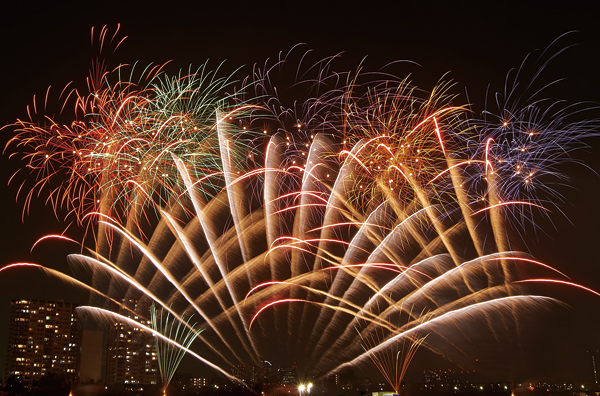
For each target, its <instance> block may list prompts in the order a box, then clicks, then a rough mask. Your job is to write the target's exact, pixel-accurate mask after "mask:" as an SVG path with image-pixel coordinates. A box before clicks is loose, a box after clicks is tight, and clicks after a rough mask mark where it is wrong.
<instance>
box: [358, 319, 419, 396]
mask: <svg viewBox="0 0 600 396" xmlns="http://www.w3.org/2000/svg"><path fill="white" fill-rule="evenodd" d="M409 316H413V315H412V312H410V313H409ZM422 318H423V320H425V317H424V316H422ZM397 330H398V328H397V327H395V326H394V325H393V324H392V323H391V321H388V323H387V325H386V326H385V327H383V326H382V327H381V328H375V331H374V334H373V335H371V337H370V338H368V337H367V336H366V334H364V335H363V334H361V332H360V331H358V329H357V331H358V332H359V334H361V338H362V340H363V349H364V350H365V351H366V352H367V353H369V356H370V357H371V361H372V362H373V364H375V366H376V367H377V369H378V370H379V372H380V373H381V374H383V376H384V378H385V380H386V381H387V382H388V384H390V386H391V387H392V389H393V390H394V393H395V394H400V385H401V384H402V380H403V379H404V375H405V374H406V370H407V368H408V366H409V365H410V361H411V360H412V358H413V357H414V356H415V354H416V352H417V349H419V346H421V344H422V343H423V341H425V338H427V336H424V337H419V336H418V335H416V336H415V338H412V339H397V340H396V343H395V344H394V345H393V346H392V347H390V348H387V349H383V350H379V351H378V352H372V351H373V350H375V349H376V347H377V346H378V345H380V344H382V343H384V342H385V341H386V340H387V339H388V338H390V337H394V336H395V335H396V334H397V333H396V332H397ZM407 338H408V337H407Z"/></svg>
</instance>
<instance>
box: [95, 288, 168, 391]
mask: <svg viewBox="0 0 600 396" xmlns="http://www.w3.org/2000/svg"><path fill="white" fill-rule="evenodd" d="M121 303H122V304H123V305H124V306H126V307H127V308H129V310H126V309H122V308H121V309H119V310H117V311H116V312H119V314H121V315H123V316H125V317H128V318H130V319H133V320H135V321H137V322H138V323H141V324H143V325H145V326H148V327H150V322H149V321H147V320H144V319H143V318H144V317H148V316H149V309H148V307H147V306H146V307H145V308H143V307H142V306H140V305H139V304H138V301H137V300H135V299H122V300H121ZM147 309H148V312H146V310H147ZM142 311H144V312H142ZM107 344H108V353H107V359H106V384H107V385H116V384H118V385H125V387H126V388H131V389H137V388H138V387H139V386H140V385H152V384H157V383H158V361H157V357H156V346H155V343H154V337H153V336H152V333H151V332H148V331H144V330H142V328H141V327H137V326H134V325H131V324H128V323H123V322H122V321H118V320H115V321H113V322H112V323H110V325H109V329H108V343H107Z"/></svg>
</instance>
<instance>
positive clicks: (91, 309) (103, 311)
mask: <svg viewBox="0 0 600 396" xmlns="http://www.w3.org/2000/svg"><path fill="white" fill-rule="evenodd" d="M76 309H77V310H80V311H84V312H89V313H91V314H94V315H96V316H97V317H101V316H105V317H109V318H116V319H118V320H119V321H120V322H122V323H127V324H129V325H130V326H133V327H139V328H141V329H142V330H144V331H147V332H149V333H151V334H153V335H154V336H155V337H157V338H160V339H161V341H163V342H165V343H168V344H170V345H172V346H174V347H176V348H179V349H181V350H182V351H185V352H186V353H189V354H190V355H192V356H194V357H195V358H196V359H198V360H199V361H201V362H203V363H204V364H206V365H207V366H209V367H211V368H213V369H214V370H216V371H218V372H219V373H221V374H222V375H224V376H225V377H226V378H228V379H230V380H231V381H233V382H234V383H239V384H241V385H244V382H243V381H241V380H239V379H238V378H236V377H234V376H232V375H231V374H229V373H227V371H225V370H223V369H222V368H220V367H219V366H216V365H215V364H213V363H212V362H210V361H208V360H206V359H204V358H202V357H201V356H200V355H198V354H197V353H195V352H194V351H192V350H190V349H188V348H186V347H184V346H183V345H181V344H179V343H178V342H177V341H174V340H171V339H169V338H167V337H165V336H164V335H162V334H160V333H155V332H154V331H153V330H152V328H150V327H148V326H146V325H143V324H141V323H139V322H137V321H135V320H133V319H130V318H128V317H126V316H123V315H121V314H118V313H115V312H112V311H109V310H106V309H102V308H98V307H89V306H81V307H77V308H76Z"/></svg>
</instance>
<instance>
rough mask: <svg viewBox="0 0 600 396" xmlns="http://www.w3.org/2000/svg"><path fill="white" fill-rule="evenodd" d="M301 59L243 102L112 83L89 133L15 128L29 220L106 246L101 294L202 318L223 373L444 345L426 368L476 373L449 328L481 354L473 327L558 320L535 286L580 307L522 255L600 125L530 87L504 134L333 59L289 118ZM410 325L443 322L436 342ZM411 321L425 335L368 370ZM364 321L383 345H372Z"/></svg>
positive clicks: (259, 84)
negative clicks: (43, 218)
mask: <svg viewBox="0 0 600 396" xmlns="http://www.w3.org/2000/svg"><path fill="white" fill-rule="evenodd" d="M100 36H101V37H103V39H101V42H102V40H104V39H106V40H108V39H110V40H113V41H114V40H115V38H114V37H113V38H110V37H109V36H108V35H107V32H106V31H105V30H103V31H102V32H101V34H100ZM291 56H293V54H292V53H290V54H288V55H286V56H285V57H283V58H280V59H279V60H278V61H276V62H275V64H274V65H272V64H270V63H268V62H267V63H265V66H264V68H263V69H259V68H255V69H253V76H252V78H250V79H249V80H244V79H242V80H239V81H240V83H239V86H238V85H235V86H234V84H237V83H235V81H236V80H235V77H234V76H233V75H229V76H227V77H219V75H218V73H217V72H218V70H215V71H209V70H208V68H207V65H206V64H205V65H203V66H202V67H201V68H199V69H196V70H192V69H189V70H188V72H187V73H184V72H180V73H179V74H178V75H174V76H169V75H167V74H166V73H165V72H163V68H164V65H158V66H149V67H147V68H146V69H144V70H143V71H142V73H141V74H139V73H137V72H136V71H135V68H136V66H133V67H132V68H131V69H127V68H126V67H124V66H121V67H119V68H117V69H115V72H114V73H112V74H111V73H106V72H105V71H104V70H106V68H105V67H104V66H103V64H98V66H97V67H96V68H95V69H94V70H93V71H92V76H91V78H90V86H91V88H90V89H89V91H90V94H89V95H83V96H82V95H79V93H77V92H76V91H69V89H66V90H65V91H64V92H63V93H61V95H63V97H65V98H66V99H64V100H62V102H61V104H62V105H63V107H64V106H65V105H66V104H67V102H68V100H71V101H74V102H75V113H74V114H75V116H74V119H73V121H72V123H70V124H69V125H63V124H61V123H59V122H57V121H54V120H53V119H52V117H47V118H45V119H44V121H43V122H37V121H36V119H37V118H39V117H40V116H41V115H42V111H41V108H40V109H38V106H37V104H36V102H34V106H33V109H32V112H31V111H30V113H29V114H30V117H29V121H18V122H17V134H16V136H15V137H14V138H13V139H11V140H10V141H9V143H8V144H7V147H10V148H16V149H19V150H21V149H22V150H23V151H24V154H23V155H22V157H23V159H24V160H25V162H26V164H27V165H26V167H25V168H24V170H23V171H22V172H17V175H15V176H13V178H12V179H13V180H15V181H16V180H17V179H18V178H19V177H21V174H22V173H25V172H27V171H29V172H32V173H33V174H34V175H36V179H35V182H34V186H33V187H32V188H30V189H29V190H26V188H28V186H29V185H28V184H27V183H25V184H23V186H22V187H21V192H20V193H21V194H25V195H26V198H25V207H27V206H28V205H29V204H30V202H31V200H32V199H34V197H35V195H36V194H41V193H44V194H45V195H47V197H48V198H47V199H48V202H50V203H51V204H52V205H53V207H54V208H55V210H56V209H57V208H60V207H61V205H63V206H64V207H65V208H66V209H67V211H68V212H69V213H70V214H69V215H68V216H71V215H74V216H75V217H76V218H77V219H78V220H80V221H82V222H83V221H85V222H88V221H89V222H90V223H85V224H91V222H92V221H93V222H94V224H96V226H97V229H94V233H95V234H94V237H95V238H94V242H95V244H96V249H95V250H92V252H91V255H92V256H95V257H96V259H94V258H91V257H89V258H88V257H85V256H83V255H72V256H69V261H70V262H72V264H76V265H84V266H85V267H86V268H92V269H93V271H92V272H93V279H92V281H91V285H92V286H88V289H89V288H90V287H91V288H96V287H98V289H99V290H98V292H97V293H93V294H94V295H102V296H103V298H104V296H106V299H108V300H111V301H117V300H118V297H123V295H119V293H122V288H121V286H122V285H125V288H126V291H125V295H126V296H129V297H131V298H137V297H139V296H140V295H141V298H142V300H143V301H144V303H146V302H150V301H154V302H155V303H156V304H158V305H161V306H162V307H163V309H165V310H167V311H169V312H170V313H171V314H172V315H174V317H175V318H177V319H176V320H177V321H179V322H180V323H181V322H182V321H183V317H182V316H181V315H179V314H178V312H185V311H186V310H187V311H188V312H189V311H190V310H193V311H196V312H197V313H198V314H200V316H201V317H202V321H203V323H201V326H202V327H203V328H205V329H206V331H205V332H204V333H203V335H202V337H201V338H200V340H201V341H202V342H201V343H200V342H199V343H196V344H198V345H197V348H198V350H199V351H200V350H201V351H202V353H203V355H210V359H209V358H207V357H204V360H203V361H205V362H206V361H209V360H211V361H212V363H210V364H211V365H212V367H221V369H220V371H221V372H224V371H225V370H224V369H223V367H226V366H231V365H236V364H239V363H246V362H253V363H254V364H258V362H260V361H262V360H265V359H266V358H267V359H269V360H270V359H271V358H270V357H269V356H270V354H273V353H276V354H279V355H281V354H284V355H286V356H291V357H294V360H296V361H297V362H298V363H299V364H300V365H303V366H306V370H307V371H310V375H317V376H323V375H326V374H327V373H329V372H332V370H336V369H340V368H342V367H345V365H349V364H358V363H360V362H362V361H363V360H365V359H366V357H367V356H368V355H369V354H372V353H378V352H379V351H381V350H383V349H386V348H388V347H390V345H392V344H394V343H396V342H399V341H400V340H402V339H404V338H403V337H413V336H414V334H415V332H416V331H422V333H431V334H433V335H434V336H435V337H437V339H438V340H439V339H440V338H441V339H442V340H443V342H442V343H441V344H443V346H440V345H441V344H440V343H438V344H436V343H435V342H434V341H433V340H434V337H429V338H428V339H427V342H424V344H423V345H424V346H425V347H427V348H428V349H431V350H433V351H435V352H438V353H441V354H445V355H448V354H449V352H448V351H449V350H451V351H456V353H457V356H459V357H461V356H467V352H466V351H465V350H464V348H462V346H461V345H460V344H459V342H458V341H454V340H453V339H451V338H449V337H448V336H446V335H444V332H443V331H444V327H445V326H457V329H456V330H458V331H459V332H460V333H461V334H466V333H467V332H468V330H469V329H467V328H461V327H460V326H459V325H458V324H459V322H460V321H462V320H463V319H466V318H471V319H473V320H476V321H477V323H478V324H480V325H482V326H485V327H487V328H489V329H490V330H491V333H492V336H493V337H495V339H496V341H499V340H500V337H499V336H500V335H501V334H502V332H503V331H511V329H509V327H508V326H507V325H506V323H505V322H502V323H501V326H499V327H498V326H496V325H497V322H496V320H495V319H494V315H492V313H496V312H500V313H501V314H502V315H507V317H510V319H511V321H515V322H518V321H519V318H520V314H521V312H523V311H524V310H527V309H533V308H535V307H538V306H539V304H542V305H543V303H547V302H551V301H555V300H553V299H550V298H546V297H541V296H530V295H527V294H525V287H524V285H526V284H527V282H529V283H533V282H542V281H543V282H545V283H547V284H557V285H564V286H577V287H581V288H582V289H585V288H584V287H583V286H579V285H577V284H575V283H573V282H570V281H569V282H567V281H564V280H559V279H528V278H527V277H526V276H525V277H523V273H526V272H525V271H523V272H522V271H521V268H522V267H525V266H527V267H535V268H538V269H539V270H541V271H544V272H549V273H552V276H554V277H556V276H560V277H561V278H563V279H564V277H565V275H564V274H562V273H560V272H558V271H556V270H554V269H553V268H552V267H550V266H548V265H546V264H543V263H540V262H538V261H535V260H534V259H532V258H530V257H529V256H528V255H527V254H524V253H520V252H517V251H514V250H515V249H514V248H513V245H515V241H514V239H513V237H512V236H511V234H514V233H521V235H523V233H524V231H523V230H524V229H525V228H524V227H525V225H526V223H527V222H529V221H532V219H533V216H534V212H536V213H537V212H538V211H539V212H542V213H543V215H549V213H550V212H546V210H552V209H554V207H556V206H557V205H558V202H554V201H553V200H554V199H558V201H560V195H559V193H558V190H556V189H555V187H554V186H553V185H552V184H551V183H552V181H558V182H562V181H563V180H564V175H563V174H562V173H560V170H559V168H558V167H559V165H561V164H562V163H564V162H575V163H577V160H573V159H572V158H570V155H571V154H572V152H573V151H574V150H576V149H578V148H581V147H583V146H584V143H582V139H583V138H586V137H588V136H591V135H596V134H597V133H596V129H595V128H596V127H597V123H596V122H595V121H571V117H572V116H573V115H575V113H576V112H577V111H579V109H580V108H581V107H577V108H576V107H572V108H570V107H559V106H558V103H556V102H551V101H547V100H538V99H535V98H534V97H535V95H537V94H538V93H539V92H535V94H534V95H533V96H530V97H529V99H531V98H534V99H531V101H530V103H529V104H527V103H525V104H523V103H521V102H520V101H522V100H523V99H522V96H519V95H518V92H517V91H518V90H517V87H518V84H516V83H514V84H512V85H510V84H508V88H507V92H505V94H504V96H503V98H505V99H504V102H501V101H499V102H498V107H499V109H500V110H499V115H498V116H497V117H496V116H494V115H493V114H492V112H491V110H489V109H488V110H486V112H485V113H484V115H483V117H482V119H478V118H476V117H475V116H473V113H472V112H470V111H469V110H468V109H467V107H466V106H461V105H460V103H459V104H458V105H457V102H458V101H459V99H458V97H457V96H456V95H453V94H452V93H451V91H452V87H453V84H452V83H446V82H441V83H439V85H438V86H436V87H434V88H433V89H432V90H431V92H430V93H426V92H425V91H422V90H420V89H418V88H417V87H416V86H414V85H413V83H412V82H410V81H409V80H408V79H406V78H405V79H403V78H398V77H395V76H392V75H389V74H386V73H373V74H369V73H367V75H366V76H365V77H363V75H361V74H360V73H358V72H357V73H356V74H352V73H347V72H345V73H339V72H336V71H333V70H332V69H331V67H332V65H333V62H334V60H335V57H330V58H326V59H324V60H322V61H320V62H317V63H315V64H313V65H310V66H308V67H306V62H307V59H308V55H307V54H304V55H303V56H302V59H301V60H300V63H299V66H298V69H297V70H295V75H296V80H297V79H299V78H300V80H299V81H294V83H292V84H291V85H290V87H291V89H292V91H293V95H291V96H292V98H293V101H292V102H291V103H289V104H286V103H287V102H286V101H287V100H288V99H287V98H284V97H282V96H280V95H279V92H281V89H280V87H276V86H275V85H274V81H276V80H277V79H276V75H275V74H276V73H277V72H278V71H279V70H283V69H285V67H284V66H285V65H284V64H285V63H289V62H288V58H290V57H291ZM128 70H130V71H129V72H128ZM127 73H129V75H128V76H127ZM537 77H538V76H537V75H536V76H535V78H537ZM114 78H117V82H113V83H110V81H113V80H114ZM362 80H364V81H362ZM248 81H250V82H248ZM306 87H308V88H309V89H308V90H305V92H308V94H305V93H301V94H300V95H304V96H298V97H294V96H295V95H296V93H297V92H296V91H299V92H300V91H303V90H304V89H305V88H306ZM230 88H231V89H233V90H234V94H227V93H225V92H224V90H228V89H230ZM246 89H248V90H252V89H254V91H255V96H254V97H253V98H249V97H248V96H247V93H246V92H245V90H246ZM306 95H308V97H307V96H306ZM521 95H522V94H521ZM48 96H49V93H48V92H47V94H46V98H45V102H46V104H45V106H46V107H47V106H48V105H47V103H48ZM67 98H70V99H67ZM523 101H524V100H523ZM583 107H584V108H583V110H585V106H583ZM508 116H510V117H508ZM271 131H276V132H275V133H272V132H271ZM5 150H6V149H5ZM62 175H66V176H65V177H66V179H65V180H61V177H62ZM89 213H94V214H96V215H94V216H92V215H89ZM62 238H66V237H62ZM517 239H518V238H517ZM146 240H147V243H146ZM0 271H2V269H0ZM67 278H68V277H67ZM67 278H65V279H67ZM106 278H109V279H110V280H109V281H108V282H109V284H108V286H107V287H105V286H106V285H104V283H105V282H104V283H103V281H104V280H105V279H106ZM77 282H79V281H76V282H75V283H77ZM100 289H101V290H105V292H101V291H100ZM585 290H587V289H585ZM98 293H100V294H98ZM441 296H443V298H441ZM172 304H173V307H176V308H170V307H171V305H172ZM141 305H144V304H141ZM375 306H377V307H378V309H379V308H381V309H380V311H378V312H379V313H378V314H377V315H373V314H372V313H371V310H372V309H373V307H375ZM407 306H411V307H413V308H414V309H419V310H420V309H426V310H429V315H428V316H427V317H426V319H422V321H423V322H422V323H420V322H419V320H420V319H421V317H419V316H418V315H416V314H413V313H412V310H411V311H410V312H409V310H407V308H406V307H407ZM403 307H404V308H403ZM86 309H87V310H89V311H90V312H94V313H95V314H106V315H109V313H107V311H103V310H101V309H100V308H91V307H90V308H86ZM411 309H412V308H411ZM396 314H401V315H407V316H408V319H409V320H408V322H407V323H406V324H405V325H403V326H393V325H392V324H391V323H389V324H388V325H387V326H388V327H387V328H388V329H389V330H390V332H392V333H393V334H395V335H394V336H392V337H389V338H388V339H386V340H382V341H381V342H378V343H377V345H374V346H373V347H372V348H369V349H368V351H361V350H360V348H359V346H360V345H359V344H360V343H359V342H358V341H360V339H365V338H366V337H370V336H371V335H373V334H376V333H374V332H375V331H376V329H377V327H378V326H382V325H385V323H386V322H389V320H390V318H391V317H392V316H393V315H396ZM113 315H116V314H113ZM115 317H118V316H115ZM359 319H360V320H365V321H366V322H367V323H368V324H367V325H366V326H364V328H363V329H362V330H361V331H360V332H358V334H357V333H356V331H355V330H354V328H355V326H356V324H357V321H358V320H359ZM119 320H120V318H119ZM128 323H129V322H128ZM135 325H136V326H139V324H135ZM184 325H185V323H184ZM188 328H189V326H188ZM419 329H420V330H419ZM229 335H232V336H231V337H230V336H229ZM233 335H235V336H233ZM519 335H520V334H517V336H519ZM196 344H195V346H196ZM200 344H202V345H200ZM173 345H174V344H173ZM178 345H179V344H178ZM176 347H177V348H179V346H176ZM274 348H277V351H276V352H274V351H273V349H274ZM306 350H309V351H311V353H310V354H306V352H305V351H306ZM411 353H412V352H411ZM195 356H196V357H197V358H199V355H195ZM459 357H457V359H458V358H459ZM309 362H310V365H309ZM405 368H406V367H405V366H403V367H402V370H404V369H405ZM402 370H400V374H402V372H403V371H402ZM225 374H226V373H225Z"/></svg>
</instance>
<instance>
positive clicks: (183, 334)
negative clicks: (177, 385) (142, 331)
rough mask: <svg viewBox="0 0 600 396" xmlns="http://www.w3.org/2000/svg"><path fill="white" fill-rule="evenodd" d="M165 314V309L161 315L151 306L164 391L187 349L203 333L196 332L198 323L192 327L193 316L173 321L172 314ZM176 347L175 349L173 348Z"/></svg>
mask: <svg viewBox="0 0 600 396" xmlns="http://www.w3.org/2000/svg"><path fill="white" fill-rule="evenodd" d="M163 314H164V310H163V309H161V311H160V314H159V313H158V311H157V309H156V306H155V305H154V304H152V305H151V306H150V323H151V325H152V329H153V330H154V332H153V333H152V334H153V336H154V337H155V342H156V355H157V360H158V368H159V371H160V375H161V379H162V385H163V389H165V390H166V388H167V387H168V386H169V383H170V382H171V379H172V378H173V375H174V374H175V371H176V370H177V367H178V366H179V364H180V363H181V360H182V359H183V357H184V356H185V352H186V349H188V348H189V347H190V345H192V343H193V342H194V340H195V339H196V338H197V337H198V336H199V335H200V333H201V332H202V329H199V330H196V329H195V327H196V323H194V324H193V325H190V320H191V318H192V316H193V315H192V316H190V317H189V318H188V319H187V320H185V319H184V318H185V313H184V314H183V315H181V318H179V317H174V318H175V319H176V320H173V319H172V318H171V317H170V312H167V315H166V316H163ZM156 334H160V335H162V336H163V337H164V338H163V337H157V336H156ZM165 339H168V340H172V341H175V342H178V343H179V344H181V347H179V346H175V345H174V344H172V343H171V342H166V341H165ZM174 346H175V348H173V347H174Z"/></svg>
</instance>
